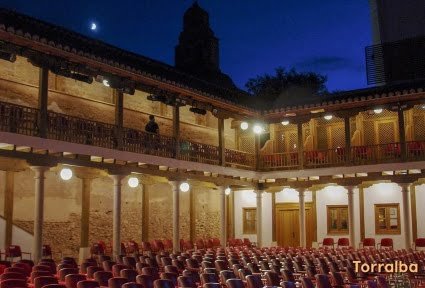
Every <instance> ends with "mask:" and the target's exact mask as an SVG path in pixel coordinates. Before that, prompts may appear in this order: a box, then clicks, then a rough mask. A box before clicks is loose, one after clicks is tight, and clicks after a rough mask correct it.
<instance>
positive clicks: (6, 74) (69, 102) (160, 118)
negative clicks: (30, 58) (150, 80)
mask: <svg viewBox="0 0 425 288" xmlns="http://www.w3.org/2000/svg"><path fill="white" fill-rule="evenodd" d="M38 75H39V69H38V68H36V67H34V66H32V65H31V64H30V63H28V62H27V60H26V59H25V58H22V57H18V59H17V61H16V62H15V63H9V62H6V61H2V65H1V66H0V101H6V102H12V103H15V104H20V105H25V106H29V107H37V101H38ZM147 95H148V94H147V93H144V92H141V91H136V93H135V94H134V95H127V94H125V95H124V126H125V127H129V128H133V129H138V130H144V127H145V125H146V123H147V122H148V116H149V114H153V115H155V116H156V121H157V122H158V124H159V127H160V133H161V134H163V135H168V136H171V135H172V108H171V107H170V106H166V105H164V104H161V103H159V102H152V101H149V100H147V98H146V97H147ZM113 103H114V96H113V90H112V89H111V88H109V87H106V86H104V85H103V84H101V83H98V82H96V81H94V82H93V83H92V84H87V83H84V82H80V81H76V80H73V79H69V78H65V77H61V76H57V75H55V74H52V73H50V74H49V97H48V105H49V106H48V109H49V110H51V111H54V112H58V113H64V114H68V115H72V116H76V117H82V118H86V119H90V120H95V121H101V122H106V123H110V124H113V123H114V104H113ZM189 108H190V107H188V106H185V107H181V108H180V120H181V125H180V129H181V132H180V135H181V137H182V139H187V140H191V141H195V142H200V143H206V144H211V145H218V131H217V119H216V118H215V117H214V116H213V115H212V114H211V113H210V112H208V113H207V115H205V116H202V115H197V114H194V113H192V112H190V111H189ZM230 124H231V120H230V119H229V120H226V121H225V139H226V147H227V148H231V149H234V148H235V130H234V129H231V127H230Z"/></svg>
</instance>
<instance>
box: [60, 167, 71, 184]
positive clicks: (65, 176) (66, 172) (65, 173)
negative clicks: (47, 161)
mask: <svg viewBox="0 0 425 288" xmlns="http://www.w3.org/2000/svg"><path fill="white" fill-rule="evenodd" d="M60 176H61V178H62V180H65V181H68V180H69V179H71V178H72V170H71V169H69V168H62V170H61V172H60Z"/></svg>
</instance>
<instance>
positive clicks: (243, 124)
mask: <svg viewBox="0 0 425 288" xmlns="http://www.w3.org/2000/svg"><path fill="white" fill-rule="evenodd" d="M248 127H249V125H248V123H247V122H242V123H241V129H242V130H246V129H248Z"/></svg>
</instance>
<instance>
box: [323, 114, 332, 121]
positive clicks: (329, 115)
mask: <svg viewBox="0 0 425 288" xmlns="http://www.w3.org/2000/svg"><path fill="white" fill-rule="evenodd" d="M332 117H333V116H332V115H331V114H327V115H325V116H324V117H323V118H325V120H328V121H329V120H331V119H332Z"/></svg>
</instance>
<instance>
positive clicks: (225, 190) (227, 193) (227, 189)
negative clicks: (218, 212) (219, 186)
mask: <svg viewBox="0 0 425 288" xmlns="http://www.w3.org/2000/svg"><path fill="white" fill-rule="evenodd" d="M230 192H232V189H230V187H227V188H226V189H224V194H226V195H230Z"/></svg>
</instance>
